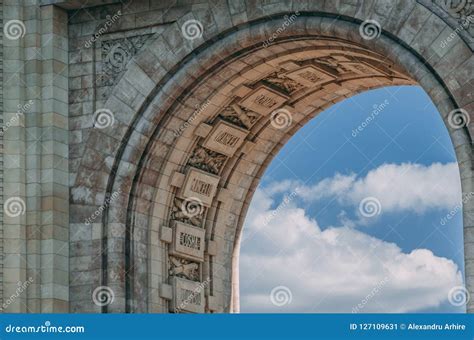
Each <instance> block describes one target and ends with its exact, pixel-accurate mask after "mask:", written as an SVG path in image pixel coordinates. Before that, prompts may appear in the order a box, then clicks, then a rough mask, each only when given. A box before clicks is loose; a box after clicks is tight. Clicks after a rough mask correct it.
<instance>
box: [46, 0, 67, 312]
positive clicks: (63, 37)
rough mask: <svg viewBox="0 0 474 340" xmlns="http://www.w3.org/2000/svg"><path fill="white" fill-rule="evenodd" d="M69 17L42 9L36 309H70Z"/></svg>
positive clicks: (53, 310) (51, 310)
mask: <svg viewBox="0 0 474 340" xmlns="http://www.w3.org/2000/svg"><path fill="white" fill-rule="evenodd" d="M67 24H68V16H67V13H66V11H64V10H63V9H60V8H59V7H55V6H52V5H49V6H43V7H41V31H40V32H41V56H42V74H41V79H38V80H39V81H41V102H42V107H41V113H40V115H39V117H38V118H39V119H40V124H41V125H40V126H41V130H42V132H41V133H42V134H41V147H42V148H41V150H38V151H40V154H41V158H40V168H41V177H40V178H41V299H42V300H41V312H42V313H45V312H55V313H61V312H62V313H64V312H68V311H69V306H68V300H69V186H68V162H69V157H68V153H69V150H68V39H67Z"/></svg>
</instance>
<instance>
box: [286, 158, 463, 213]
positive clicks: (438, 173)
mask: <svg viewBox="0 0 474 340" xmlns="http://www.w3.org/2000/svg"><path fill="white" fill-rule="evenodd" d="M283 184H286V185H287V187H288V188H289V187H291V186H297V187H298V193H299V196H300V197H301V198H303V199H305V200H306V201H316V200H319V199H321V198H328V197H335V198H337V200H338V201H339V202H340V203H341V204H346V205H355V206H357V205H358V204H359V202H360V201H361V200H362V199H364V198H365V197H375V198H377V199H378V200H379V201H380V203H381V206H382V212H400V211H413V212H415V213H423V212H425V211H427V210H429V209H451V208H453V207H454V206H456V205H458V204H459V203H460V201H461V182H460V178H459V170H458V165H457V164H456V163H448V164H441V163H433V164H431V165H429V166H425V165H421V164H412V163H403V164H383V165H381V166H380V167H378V168H376V169H374V170H371V171H370V172H369V173H368V174H367V175H366V176H365V177H363V178H358V177H357V176H356V175H355V174H349V175H342V174H336V175H335V176H333V177H331V178H326V179H324V180H322V181H320V182H318V183H316V184H315V185H313V186H307V185H303V184H301V183H298V182H292V183H288V182H287V181H285V182H283ZM282 186H283V185H282V184H280V185H279V190H281V188H282Z"/></svg>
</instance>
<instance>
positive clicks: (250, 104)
mask: <svg viewBox="0 0 474 340" xmlns="http://www.w3.org/2000/svg"><path fill="white" fill-rule="evenodd" d="M286 100H288V97H287V96H285V95H284V94H282V93H279V92H277V91H275V90H273V89H270V88H269V87H267V86H264V85H262V86H260V87H258V88H257V89H255V90H254V91H253V92H251V93H250V94H249V95H248V96H247V97H245V98H244V99H243V100H242V101H241V102H240V103H239V104H240V105H241V106H243V107H245V108H247V109H249V110H252V111H255V112H258V113H260V114H262V115H267V114H269V113H270V112H272V111H273V110H275V109H276V108H278V107H280V106H281V105H282V104H283V103H284V102H285V101H286Z"/></svg>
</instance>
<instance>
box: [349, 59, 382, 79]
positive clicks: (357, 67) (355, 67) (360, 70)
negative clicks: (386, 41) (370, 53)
mask: <svg viewBox="0 0 474 340" xmlns="http://www.w3.org/2000/svg"><path fill="white" fill-rule="evenodd" d="M343 65H344V67H346V68H347V69H349V70H351V71H352V72H354V73H357V74H360V75H369V74H374V75H379V76H385V75H386V74H385V73H384V72H382V71H381V70H379V69H378V68H376V67H375V66H372V65H369V64H367V63H364V62H362V61H359V62H357V63H343Z"/></svg>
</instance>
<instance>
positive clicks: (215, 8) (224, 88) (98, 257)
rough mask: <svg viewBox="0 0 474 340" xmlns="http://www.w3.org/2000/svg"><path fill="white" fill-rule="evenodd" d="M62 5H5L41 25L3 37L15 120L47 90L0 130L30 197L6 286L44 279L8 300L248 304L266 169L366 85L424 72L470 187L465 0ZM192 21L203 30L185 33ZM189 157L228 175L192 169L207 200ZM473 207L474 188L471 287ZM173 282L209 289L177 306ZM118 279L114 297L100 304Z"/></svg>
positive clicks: (16, 180)
mask: <svg viewBox="0 0 474 340" xmlns="http://www.w3.org/2000/svg"><path fill="white" fill-rule="evenodd" d="M43 3H44V1H43ZM54 3H55V6H52V5H49V6H43V7H39V6H38V3H36V2H35V1H25V4H23V3H15V4H11V3H9V5H5V4H4V5H3V12H4V16H5V18H4V20H6V19H7V18H12V19H20V20H23V21H24V23H25V24H26V28H27V29H26V34H25V36H24V37H23V38H22V39H19V40H10V41H5V40H4V44H3V45H4V52H3V59H2V61H3V66H4V79H8V80H9V83H8V87H7V86H6V85H5V89H4V92H5V93H4V98H5V100H4V102H3V111H4V112H5V116H4V121H5V118H6V117H7V116H8V114H10V116H11V115H13V114H14V113H15V112H16V110H17V105H18V104H22V103H24V102H25V101H27V100H29V99H31V100H33V102H34V105H33V108H32V109H31V114H28V115H25V116H26V117H25V119H22V120H20V121H19V123H18V124H16V125H15V126H12V127H10V128H9V129H8V130H6V131H5V133H4V150H3V157H4V161H5V163H4V167H3V168H4V169H3V174H4V182H5V184H4V195H5V198H8V197H10V196H15V197H20V198H22V199H23V200H25V202H26V214H24V215H21V216H19V217H16V218H5V220H4V223H3V233H4V234H3V242H4V249H3V255H4V259H5V261H4V263H3V265H4V269H3V270H4V273H3V274H4V275H3V278H4V282H3V285H2V287H3V290H4V292H5V294H4V296H5V295H8V296H10V295H12V294H13V293H14V290H15V289H16V285H17V282H18V281H22V282H23V281H25V280H26V279H27V278H28V277H29V276H32V277H33V283H31V285H29V287H28V291H27V294H24V295H21V296H20V297H19V298H18V299H16V300H15V301H14V302H13V303H12V304H11V305H10V306H9V311H13V312H26V311H32V312H52V311H67V310H69V311H71V312H125V311H126V312H157V313H166V312H169V311H172V312H176V311H178V312H179V311H181V310H182V311H202V310H204V311H206V312H229V311H237V310H238V248H239V240H240V235H241V228H242V224H243V220H244V217H245V213H246V211H247V209H248V205H249V203H250V200H251V198H252V194H253V192H254V190H255V188H256V186H257V185H258V181H259V179H260V178H261V176H262V174H263V172H264V171H265V169H266V167H267V166H268V164H269V163H270V162H271V160H272V159H273V157H274V156H275V155H276V154H277V153H278V150H279V149H280V148H281V147H282V146H283V145H284V143H285V142H286V141H287V140H288V139H289V138H290V137H291V136H292V135H293V134H295V133H296V132H297V131H298V129H299V128H301V127H302V126H303V125H304V124H305V123H306V122H307V121H308V120H310V119H311V118H313V117H315V116H316V115H317V114H318V113H319V112H321V111H323V110H324V109H326V108H328V107H330V106H331V105H333V104H334V103H337V102H339V101H341V100H344V99H345V98H348V97H350V96H353V95H354V94H357V93H359V92H362V91H366V90H368V89H373V88H378V87H382V86H387V85H395V84H398V85H401V84H407V85H410V84H420V85H421V86H422V87H423V88H424V89H425V91H426V92H427V93H428V94H429V95H430V97H431V98H432V100H433V102H434V103H435V105H436V106H437V107H438V109H439V112H440V114H441V116H442V117H443V119H444V120H445V122H446V126H447V128H448V131H449V133H450V135H451V138H452V141H453V145H454V147H455V150H456V154H457V158H458V162H459V164H460V174H461V181H462V187H463V192H464V193H469V192H472V191H474V188H473V177H472V145H471V131H472V129H473V128H474V124H470V125H469V126H467V127H461V128H457V129H456V128H453V127H452V126H450V124H449V123H448V119H449V113H450V112H452V110H454V109H457V108H463V109H465V110H466V111H467V112H468V113H469V114H471V115H474V113H473V107H474V104H473V100H472V93H473V84H474V81H473V79H472V74H473V73H472V72H470V71H469V70H472V64H473V60H474V59H473V56H472V46H473V45H472V36H471V33H472V30H471V25H469V27H466V28H463V29H459V27H460V26H459V21H460V20H462V16H464V17H466V15H469V12H466V11H463V12H462V13H461V14H459V15H456V17H453V16H451V15H450V13H449V12H447V11H446V9H445V8H443V7H442V6H440V5H439V3H433V2H428V1H424V0H418V1H402V0H399V1H391V2H387V1H362V0H358V1H311V0H308V1H278V0H275V1H271V2H269V1H263V0H262V1H258V0H257V1H251V2H245V1H227V2H224V1H219V2H216V1H209V2H206V1H186V2H183V3H182V4H181V3H178V4H176V3H175V2H174V1H145V0H143V1H142V0H135V1H129V2H125V3H123V4H122V3H113V2H112V1H111V2H109V4H105V5H104V4H103V2H100V3H97V4H96V5H97V6H93V5H94V2H93V1H91V2H90V4H89V5H91V6H93V7H83V8H80V7H76V6H75V5H74V3H76V2H71V1H55V2H54ZM466 13H467V14H466ZM323 14H324V15H323ZM328 14H329V15H328ZM66 15H67V18H66ZM337 15H343V17H336V16H337ZM368 19H373V20H377V21H378V22H379V24H380V25H381V29H382V31H381V34H380V36H379V37H377V38H375V39H371V40H368V39H363V37H362V36H361V35H360V34H359V26H360V24H361V22H363V21H364V20H368ZM189 20H197V21H198V22H199V24H200V25H201V27H202V30H203V32H202V36H199V37H196V38H195V39H187V38H186V36H185V34H193V31H192V30H189V31H186V30H185V25H187V23H189ZM463 27H464V26H463ZM198 28H199V27H198ZM186 32H187V33H186ZM466 70H467V71H466ZM38 94H39V95H38ZM290 118H291V122H290V123H289V124H287V123H288V121H289V119H290ZM471 118H472V119H474V117H471ZM203 123H205V124H206V125H202V124H203ZM219 125H220V126H221V127H219ZM206 126H207V128H206ZM222 126H225V127H226V128H224V129H223V128H222ZM243 139H244V141H242V140H243ZM38 141H40V143H38ZM7 159H10V160H11V161H10V162H8V161H7ZM191 169H197V170H194V171H200V172H204V173H208V174H209V176H212V178H214V179H215V182H217V183H218V188H217V192H216V193H215V195H214V193H213V192H212V193H211V192H210V191H208V190H212V189H211V188H210V187H209V186H208V184H209V183H206V181H205V180H203V181H201V182H199V183H195V187H194V189H196V190H198V191H200V192H202V193H204V194H206V195H205V196H206V197H209V201H206V199H205V200H204V202H200V201H199V200H196V197H193V195H191V194H190V192H189V191H183V190H182V188H181V186H182V185H184V180H185V178H184V177H183V176H182V177H181V179H178V177H179V176H178V177H176V175H175V174H176V173H181V174H184V175H185V174H187V173H188V172H189V171H190V170H191ZM183 178H184V180H183ZM203 178H204V177H203ZM212 184H213V185H215V183H214V182H213V183H212ZM207 194H209V195H207ZM203 197H204V196H203ZM200 203H202V204H200ZM473 213H474V205H473V203H472V202H471V201H467V202H465V204H464V228H465V253H466V255H465V257H466V280H467V287H468V288H469V289H470V291H471V292H472V291H473V289H474V288H472V287H473V286H474V271H473V270H474V265H473V262H474V258H472V256H473V254H472V253H473V251H472V249H473V248H474V236H473V235H474V234H473V232H472V230H471V229H473V228H474V225H473V218H472V216H471V215H472V214H473ZM172 221H179V222H180V223H184V224H188V225H190V226H192V228H200V229H202V231H203V232H204V233H205V237H204V238H205V242H203V244H201V243H199V244H200V246H202V247H206V248H205V249H206V250H205V251H204V257H203V260H202V258H201V251H202V250H203V249H204V248H201V249H199V254H200V255H199V256H196V257H193V256H187V257H186V256H184V257H180V256H179V252H173V250H172V249H171V252H172V254H170V245H169V240H167V239H166V238H165V239H162V238H161V236H160V232H161V230H162V227H165V228H168V227H170V228H173V226H174V225H175V223H173V222H172ZM190 228H191V227H190ZM193 230H195V229H193ZM199 234H200V233H199ZM165 241H167V242H165ZM181 241H183V242H184V243H183V244H186V245H188V246H192V247H197V244H196V243H195V242H197V241H196V239H195V238H192V237H190V236H189V235H188V236H186V239H183V240H181ZM174 242H176V240H174ZM18 255H20V256H18ZM15 258H21V259H24V261H15V260H14V259H15ZM9 259H10V260H9ZM180 280H181V281H180ZM189 281H193V282H191V283H189ZM176 282H187V283H186V284H185V285H187V286H188V287H191V286H192V287H197V289H198V290H199V296H200V300H199V301H198V300H193V301H194V302H196V306H195V307H192V306H181V307H180V306H179V304H178V306H177V305H176V301H177V300H176V299H174V296H173V292H174V293H177V287H176ZM104 286H105V287H107V289H110V290H111V291H112V292H113V295H114V300H113V303H111V304H108V305H104V306H99V305H98V304H97V303H94V299H93V296H94V295H95V294H96V293H97V291H98V289H99V290H100V289H104V288H103V287H104ZM164 287H166V289H164ZM166 292H167V293H166ZM165 293H166V294H165ZM170 295H171V297H170ZM191 300H192V299H191ZM173 304H174V306H173ZM177 307H180V308H178V310H177V309H176V308H177ZM472 308H474V305H473V306H472V307H471V306H469V311H472Z"/></svg>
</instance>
